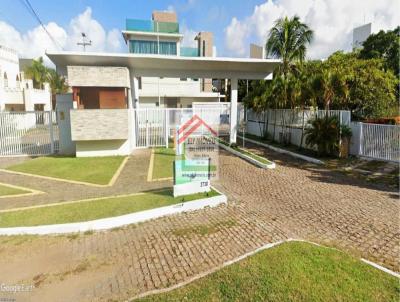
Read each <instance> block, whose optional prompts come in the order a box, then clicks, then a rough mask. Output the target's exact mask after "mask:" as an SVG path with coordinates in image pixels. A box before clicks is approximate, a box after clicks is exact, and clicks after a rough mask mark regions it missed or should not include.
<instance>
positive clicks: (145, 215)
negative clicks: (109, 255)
mask: <svg viewBox="0 0 400 302" xmlns="http://www.w3.org/2000/svg"><path fill="white" fill-rule="evenodd" d="M227 200H228V199H227V197H226V196H225V195H218V196H213V197H209V198H202V199H197V200H193V201H188V202H183V203H178V204H174V205H170V206H166V207H161V208H156V209H150V210H146V211H141V212H136V213H131V214H126V215H122V216H117V217H110V218H102V219H97V220H91V221H84V222H76V223H65V224H51V225H40V226H29V227H11V228H0V235H7V236H10V235H49V234H67V233H77V232H86V231H99V230H108V229H113V228H117V227H122V226H125V225H128V224H133V223H138V222H144V221H147V220H151V219H155V218H159V217H163V216H167V215H173V214H178V213H183V212H189V211H195V210H200V209H203V208H205V207H216V206H218V205H220V204H222V203H225V204H226V203H227Z"/></svg>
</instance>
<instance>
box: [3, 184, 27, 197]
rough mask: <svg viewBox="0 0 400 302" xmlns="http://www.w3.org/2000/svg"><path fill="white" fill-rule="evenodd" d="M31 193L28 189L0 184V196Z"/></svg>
mask: <svg viewBox="0 0 400 302" xmlns="http://www.w3.org/2000/svg"><path fill="white" fill-rule="evenodd" d="M26 193H30V192H29V191H26V190H21V189H17V188H13V187H9V186H5V185H0V196H11V195H18V194H26Z"/></svg>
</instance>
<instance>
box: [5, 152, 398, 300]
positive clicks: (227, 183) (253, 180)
mask: <svg viewBox="0 0 400 302" xmlns="http://www.w3.org/2000/svg"><path fill="white" fill-rule="evenodd" d="M256 151H257V152H264V151H260V150H256ZM266 154H267V156H268V158H270V159H272V160H275V161H276V162H277V168H276V169H275V170H262V169H259V168H256V167H254V166H252V165H250V164H248V163H246V162H244V161H242V160H240V159H238V158H237V157H233V156H231V155H229V154H227V153H223V154H222V155H221V158H220V164H221V166H222V170H221V171H220V176H221V179H220V181H219V183H218V184H217V187H218V188H219V189H220V190H222V191H223V192H225V193H226V194H227V195H228V198H229V204H228V205H227V206H221V207H218V208H215V209H206V210H203V211H197V212H193V213H187V214H180V215H175V216H170V217H165V218H161V219H158V220H153V221H150V222H146V223H143V224H139V225H136V226H129V227H127V228H122V229H116V230H112V231H107V232H100V233H94V234H86V235H81V236H78V237H76V236H69V237H68V236H67V237H39V238H37V237H33V238H25V239H18V238H16V239H15V238H12V239H4V238H2V239H0V242H1V245H0V276H2V278H4V280H1V281H2V282H5V283H10V284H16V283H25V284H29V283H34V284H35V285H36V289H34V290H33V292H32V293H30V294H29V299H30V300H29V301H111V300H112V299H115V300H118V301H120V300H122V299H126V298H129V297H132V296H134V295H136V294H138V293H141V292H145V291H148V290H152V289H155V288H161V287H167V286H170V285H173V284H176V283H178V282H180V281H183V280H185V279H187V278H189V277H192V276H194V275H196V274H199V273H201V272H204V271H206V270H208V269H210V268H213V267H215V266H217V265H220V264H222V263H223V262H225V261H228V260H231V259H233V258H236V257H238V256H240V255H242V254H244V253H246V252H248V251H251V250H253V249H255V248H257V247H259V246H261V245H263V244H265V243H268V242H274V241H277V240H280V239H285V238H289V237H295V238H303V239H309V240H312V241H317V242H321V243H325V244H329V245H334V246H336V247H338V248H340V249H344V250H347V251H349V252H350V253H353V254H355V255H357V256H363V257H365V258H368V259H370V260H373V261H376V262H378V263H380V264H383V265H384V266H386V267H388V268H391V269H394V270H396V271H399V257H398V255H399V243H400V235H399V220H398V218H399V216H398V214H399V201H398V196H397V194H395V193H392V192H385V191H382V190H378V189H374V188H371V187H368V185H367V184H366V183H364V182H361V181H358V180H353V179H350V178H349V177H347V176H345V175H342V174H339V173H335V172H331V171H329V170H325V169H323V168H320V167H315V166H306V165H305V164H304V163H303V162H301V163H300V162H297V161H294V160H293V159H291V158H289V157H285V156H281V155H278V154H275V153H272V152H267V151H266ZM9 296H10V295H9ZM0 297H1V294H0ZM24 297H28V295H27V294H24V295H22V296H21V298H22V300H20V301H23V298H24ZM17 301H18V300H17Z"/></svg>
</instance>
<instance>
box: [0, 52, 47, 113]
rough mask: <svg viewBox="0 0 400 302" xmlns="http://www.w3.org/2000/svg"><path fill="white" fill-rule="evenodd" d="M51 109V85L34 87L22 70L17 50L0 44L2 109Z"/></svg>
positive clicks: (0, 100) (0, 95)
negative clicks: (42, 87) (41, 87)
mask: <svg viewBox="0 0 400 302" xmlns="http://www.w3.org/2000/svg"><path fill="white" fill-rule="evenodd" d="M33 110H39V111H40V110H51V92H50V86H49V85H48V84H47V83H46V84H45V87H44V89H34V88H33V83H32V80H29V79H25V77H24V73H23V72H21V71H20V67H19V58H18V54H17V52H16V51H15V50H13V49H10V48H7V47H4V46H1V45H0V111H33Z"/></svg>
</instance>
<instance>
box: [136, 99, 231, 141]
mask: <svg viewBox="0 0 400 302" xmlns="http://www.w3.org/2000/svg"><path fill="white" fill-rule="evenodd" d="M229 110H230V108H229V106H220V107H216V106H214V107H213V108H204V107H201V106H196V107H194V108H181V109H175V108H144V109H135V128H136V129H135V131H136V132H135V133H136V147H137V148H141V147H155V146H166V145H167V144H168V141H169V140H170V139H171V138H173V137H174V135H175V131H176V128H177V127H179V126H181V125H182V124H183V123H185V122H186V121H188V120H190V119H191V118H192V117H193V116H195V115H197V116H198V117H199V118H200V119H201V120H203V121H204V122H205V123H206V124H207V125H208V126H210V127H211V128H212V129H214V130H215V131H216V132H218V134H219V135H220V136H223V135H229V129H230V128H229V122H230V118H229V114H230V112H229ZM196 131H197V132H202V133H205V132H206V131H207V130H206V128H205V126H204V125H203V124H202V125H200V126H199V127H198V129H196Z"/></svg>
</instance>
